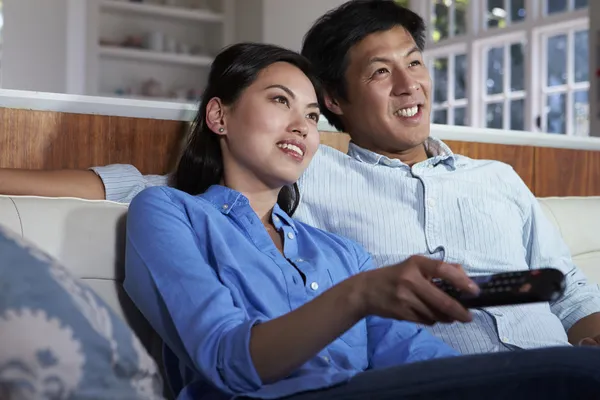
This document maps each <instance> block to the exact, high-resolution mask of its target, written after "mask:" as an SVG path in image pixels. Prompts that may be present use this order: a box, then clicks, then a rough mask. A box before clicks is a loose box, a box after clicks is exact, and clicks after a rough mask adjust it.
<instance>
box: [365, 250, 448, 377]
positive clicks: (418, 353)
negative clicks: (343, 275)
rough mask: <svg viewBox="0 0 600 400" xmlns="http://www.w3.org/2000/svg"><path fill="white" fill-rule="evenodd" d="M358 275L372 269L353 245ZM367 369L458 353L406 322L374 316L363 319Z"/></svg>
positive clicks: (368, 257) (369, 257) (426, 332)
mask: <svg viewBox="0 0 600 400" xmlns="http://www.w3.org/2000/svg"><path fill="white" fill-rule="evenodd" d="M354 247H355V249H356V253H357V257H358V261H359V265H360V269H359V271H360V272H364V271H368V270H371V269H374V268H376V267H375V265H374V263H373V260H372V258H371V256H370V254H369V253H367V252H366V251H365V250H364V249H363V248H361V247H360V246H359V245H358V244H355V245H354ZM367 337H368V352H369V368H372V369H379V368H387V367H392V366H396V365H401V364H406V363H411V362H417V361H425V360H431V359H435V358H443V357H451V356H456V355H459V353H458V352H457V351H456V350H454V349H453V348H451V347H450V346H448V345H447V344H446V343H445V342H443V341H442V340H441V339H438V338H436V337H435V336H433V335H432V334H431V333H430V332H429V331H428V330H426V329H424V328H421V327H419V326H418V325H417V324H415V323H413V322H409V321H398V320H394V319H389V318H381V317H377V316H370V317H367Z"/></svg>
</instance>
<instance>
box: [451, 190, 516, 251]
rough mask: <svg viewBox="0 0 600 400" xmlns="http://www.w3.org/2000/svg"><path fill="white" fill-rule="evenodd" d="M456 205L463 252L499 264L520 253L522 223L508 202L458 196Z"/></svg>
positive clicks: (514, 208)
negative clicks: (458, 213)
mask: <svg viewBox="0 0 600 400" xmlns="http://www.w3.org/2000/svg"><path fill="white" fill-rule="evenodd" d="M458 206H459V210H460V224H461V228H462V245H463V246H464V249H465V250H467V251H470V252H473V253H477V254H479V256H480V257H482V259H485V260H496V261H498V262H499V261H508V260H515V256H517V255H519V254H520V253H522V252H523V249H524V248H523V221H522V218H521V215H520V213H519V210H518V209H517V208H516V207H515V206H513V205H512V204H510V203H509V202H508V201H506V202H504V201H499V200H495V199H473V198H469V197H460V198H458ZM457 222H458V221H457ZM521 255H522V254H521Z"/></svg>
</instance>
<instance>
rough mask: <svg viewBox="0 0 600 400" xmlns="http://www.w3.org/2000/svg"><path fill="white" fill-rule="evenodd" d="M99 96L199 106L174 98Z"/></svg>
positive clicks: (193, 102)
mask: <svg viewBox="0 0 600 400" xmlns="http://www.w3.org/2000/svg"><path fill="white" fill-rule="evenodd" d="M100 96H102V97H116V98H118V99H127V100H142V101H155V102H159V103H179V104H188V105H191V106H198V104H200V101H190V100H183V99H178V98H174V97H151V96H142V95H131V94H126V95H119V94H116V93H101V94H100Z"/></svg>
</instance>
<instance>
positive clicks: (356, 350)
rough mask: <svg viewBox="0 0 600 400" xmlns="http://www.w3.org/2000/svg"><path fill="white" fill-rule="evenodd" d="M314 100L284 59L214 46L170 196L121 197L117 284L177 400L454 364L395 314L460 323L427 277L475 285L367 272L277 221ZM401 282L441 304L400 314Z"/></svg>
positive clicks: (311, 135) (259, 393) (304, 69)
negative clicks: (143, 322)
mask: <svg viewBox="0 0 600 400" xmlns="http://www.w3.org/2000/svg"><path fill="white" fill-rule="evenodd" d="M317 93H319V90H318V85H317V82H316V80H315V78H314V76H313V75H312V73H311V71H310V68H309V64H308V62H307V61H306V60H305V59H304V58H303V57H302V56H300V55H298V54H297V53H294V52H291V51H288V50H284V49H281V48H278V47H275V46H270V45H261V44H238V45H234V46H232V47H230V48H228V49H226V50H224V51H223V52H222V53H221V54H220V55H218V56H217V57H216V59H215V61H214V63H213V65H212V68H211V71H210V75H209V79H208V86H207V88H206V91H205V93H204V96H203V102H202V105H201V107H200V111H199V113H198V117H197V120H196V122H195V124H194V128H193V132H192V135H191V138H190V141H189V143H188V145H187V148H186V149H185V151H184V153H183V155H182V158H181V160H180V163H179V165H178V168H177V171H176V173H175V176H174V178H175V185H174V186H175V188H176V189H175V188H164V187H155V188H150V189H146V190H145V191H143V192H142V193H141V194H139V195H138V196H137V197H136V198H135V199H134V200H133V202H132V203H131V206H130V211H129V216H128V227H127V257H126V279H125V289H126V290H127V292H128V294H129V295H130V297H131V298H132V299H133V301H134V302H135V303H136V305H137V306H138V307H139V309H140V310H141V311H142V313H143V314H144V315H145V316H146V318H147V319H148V320H149V321H150V323H151V324H152V326H153V327H154V329H156V331H157V332H158V333H159V334H160V336H161V337H162V338H163V339H164V341H165V344H166V346H167V347H166V349H167V350H168V351H167V359H166V364H167V367H166V368H167V374H168V375H169V383H170V384H171V386H172V388H173V389H174V392H175V393H179V398H181V399H201V398H211V399H213V398H231V397H235V396H252V397H258V398H279V397H284V396H290V395H293V394H297V393H301V392H305V391H309V390H310V391H314V390H318V389H325V388H328V387H330V386H332V385H336V384H340V383H343V382H345V381H347V380H349V379H350V378H351V377H353V376H354V375H356V374H358V373H361V372H363V371H365V370H367V369H380V368H386V367H390V366H395V365H401V364H405V363H410V362H414V361H421V360H428V359H433V358H438V357H446V356H453V355H455V354H456V353H455V352H454V351H453V350H452V349H450V348H449V347H448V346H446V345H445V344H444V343H443V342H441V341H439V340H437V339H435V338H433V337H432V336H430V335H429V334H428V333H427V331H425V330H422V329H419V328H417V326H416V325H414V324H413V323H410V322H406V321H400V320H402V319H412V320H425V321H427V322H430V323H433V322H435V321H446V322H449V321H455V320H460V321H468V320H469V318H470V314H469V313H468V312H467V311H466V310H464V309H463V308H462V307H460V306H459V305H458V303H456V302H454V301H453V300H452V299H450V298H449V297H447V296H446V295H445V294H443V293H442V292H441V291H439V290H437V289H435V288H434V287H433V285H432V284H431V281H430V280H431V277H433V276H439V277H442V278H444V279H447V280H448V281H450V282H452V283H453V284H454V285H455V286H457V287H459V288H461V289H464V290H470V291H476V288H475V287H474V284H473V282H472V281H470V280H469V279H468V278H467V277H466V275H464V273H463V272H462V270H460V269H459V268H456V267H454V266H447V265H444V264H440V263H439V262H436V261H432V260H428V259H425V258H413V259H411V260H409V261H408V262H406V263H404V264H402V265H397V266H391V267H387V268H381V269H377V270H375V269H373V266H372V263H371V259H370V257H369V255H368V254H367V253H366V252H365V251H364V250H363V249H361V248H360V247H359V246H358V245H356V244H355V243H353V242H351V241H349V240H347V239H344V238H341V237H339V236H336V235H333V234H330V233H327V232H323V231H320V230H318V229H315V228H312V227H310V226H307V225H305V224H302V223H299V222H297V221H294V220H293V219H292V218H291V215H292V214H293V213H294V209H295V208H296V205H297V203H298V200H299V193H298V188H297V186H296V184H295V182H296V180H297V179H298V178H299V176H300V174H301V173H302V172H303V171H304V169H305V168H306V167H307V166H308V164H309V162H310V160H311V158H312V157H313V155H314V154H315V152H316V151H317V147H318V144H319V133H318V130H317V122H318V120H319V108H318V97H317ZM408 273H413V274H414V273H416V274H420V275H419V276H420V278H421V281H419V282H424V284H426V285H431V293H432V296H437V297H440V296H442V298H444V297H447V298H446V301H445V302H444V304H445V305H446V307H445V308H444V310H437V312H436V313H432V312H431V311H430V310H429V309H428V308H426V307H421V308H419V307H415V308H414V310H411V311H410V312H409V311H407V310H406V304H407V303H410V302H411V300H410V299H409V296H410V292H409V291H406V290H404V289H403V287H402V285H403V284H405V283H406V279H404V278H406V276H407V274H408ZM411 313H412V314H411ZM407 316H408V317H407ZM173 360H174V361H175V362H174V363H171V361H173ZM177 364H178V365H177ZM323 395H324V396H326V395H327V394H326V391H324V392H323Z"/></svg>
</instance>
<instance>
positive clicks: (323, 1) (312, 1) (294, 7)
mask: <svg viewBox="0 0 600 400" xmlns="http://www.w3.org/2000/svg"><path fill="white" fill-rule="evenodd" d="M239 1H240V0H238V2H239ZM242 1H243V0H242ZM345 2H346V0H263V41H264V42H268V43H273V44H277V45H279V46H283V47H287V48H289V49H292V50H296V51H300V48H301V47H302V38H303V37H304V34H305V33H306V32H307V31H308V29H309V28H310V26H311V25H312V24H313V22H315V21H316V20H317V18H319V17H320V16H322V15H323V14H325V13H326V12H327V11H329V10H331V9H332V8H335V7H337V6H339V5H341V4H343V3H345Z"/></svg>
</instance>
